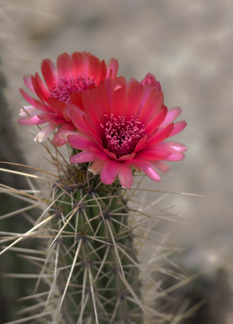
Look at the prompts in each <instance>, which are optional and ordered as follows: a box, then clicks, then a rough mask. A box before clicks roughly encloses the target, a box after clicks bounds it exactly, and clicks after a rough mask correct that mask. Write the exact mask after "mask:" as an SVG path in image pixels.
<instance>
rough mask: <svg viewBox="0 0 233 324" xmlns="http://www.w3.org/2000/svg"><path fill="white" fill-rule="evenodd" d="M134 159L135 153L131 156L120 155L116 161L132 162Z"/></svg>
mask: <svg viewBox="0 0 233 324" xmlns="http://www.w3.org/2000/svg"><path fill="white" fill-rule="evenodd" d="M134 157H135V153H134V152H133V153H131V154H126V155H122V156H121V157H120V158H119V159H118V161H128V160H132V159H133V158H134Z"/></svg>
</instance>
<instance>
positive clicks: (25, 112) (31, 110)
mask: <svg viewBox="0 0 233 324" xmlns="http://www.w3.org/2000/svg"><path fill="white" fill-rule="evenodd" d="M40 114H43V111H41V110H39V109H37V108H35V107H34V106H24V107H23V108H21V109H20V111H19V116H22V117H24V116H27V117H28V116H35V115H40Z"/></svg>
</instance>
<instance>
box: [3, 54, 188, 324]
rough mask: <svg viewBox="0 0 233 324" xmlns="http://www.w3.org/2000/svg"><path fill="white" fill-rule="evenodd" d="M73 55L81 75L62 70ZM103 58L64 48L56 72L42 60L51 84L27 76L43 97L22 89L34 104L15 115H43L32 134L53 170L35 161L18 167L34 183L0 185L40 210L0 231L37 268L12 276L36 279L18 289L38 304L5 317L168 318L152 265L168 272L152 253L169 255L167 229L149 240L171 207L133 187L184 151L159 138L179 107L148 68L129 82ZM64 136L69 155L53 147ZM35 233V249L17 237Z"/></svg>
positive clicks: (81, 322) (82, 322)
mask: <svg viewBox="0 0 233 324" xmlns="http://www.w3.org/2000/svg"><path fill="white" fill-rule="evenodd" d="M80 62H84V63H83V67H82V64H81V63H80ZM71 63H72V68H73V69H74V67H75V69H76V70H75V71H76V72H77V67H76V65H75V64H77V65H78V66H79V69H80V74H78V76H77V77H76V78H74V77H73V76H72V77H70V79H69V73H68V72H67V71H68V70H69V66H70V64H71ZM104 64H105V63H103V61H102V62H99V60H98V59H97V58H95V57H94V56H92V55H91V54H90V53H85V52H83V53H77V52H76V53H74V54H72V56H71V57H70V56H69V55H68V54H66V53H64V54H63V55H61V56H59V57H58V63H57V66H58V74H59V75H60V77H61V76H62V78H61V79H60V80H59V81H58V80H57V79H56V78H57V77H55V72H54V71H55V68H54V66H53V65H52V62H51V61H50V60H44V61H43V62H42V73H43V76H44V79H45V81H46V84H47V86H48V88H49V91H48V90H47V89H46V88H45V86H44V85H43V86H42V81H41V79H40V78H39V76H38V74H36V75H35V77H33V76H32V77H31V78H28V77H25V79H24V81H25V84H26V85H27V86H28V88H29V89H30V90H33V91H34V92H35V93H36V94H37V96H38V97H39V99H40V100H41V101H39V100H36V99H34V98H31V97H30V96H29V95H28V94H27V93H26V92H25V91H23V90H21V93H22V95H23V96H24V98H25V99H26V100H27V101H28V102H29V103H30V104H31V106H25V107H24V108H23V109H22V110H21V112H20V115H21V117H26V118H21V119H19V122H20V123H21V124H37V125H38V124H43V123H45V122H47V123H48V124H47V126H45V127H44V128H42V129H41V128H40V131H39V133H38V134H37V135H36V137H35V140H36V141H37V142H41V144H42V145H43V147H44V148H45V149H46V150H47V152H49V153H50V157H51V159H50V161H51V163H52V164H53V166H55V169H56V172H55V173H53V174H52V173H49V172H48V171H44V170H40V169H37V168H32V170H36V171H37V173H36V174H32V173H31V172H27V171H26V172H18V174H20V175H22V176H24V177H26V179H27V180H28V183H29V184H30V186H31V190H26V191H25V190H21V191H20V190H15V189H13V188H5V191H7V192H8V193H9V194H10V195H13V196H16V197H18V198H20V199H22V200H24V201H26V202H27V203H28V206H26V207H24V208H23V210H22V211H23V212H24V213H25V215H26V212H27V210H30V209H33V208H37V209H40V210H41V214H40V216H39V217H38V218H37V219H36V218H35V217H33V216H30V215H27V218H28V220H29V222H31V223H32V228H31V229H29V230H28V231H27V232H26V233H24V234H12V236H10V237H9V238H7V235H8V234H7V233H3V234H5V235H6V237H5V238H3V239H2V243H5V242H7V241H10V240H12V239H13V242H12V243H11V244H9V245H8V246H7V247H4V248H3V250H2V251H1V252H0V254H2V253H4V252H5V251H7V250H9V249H11V250H16V251H20V252H21V256H23V257H24V258H26V259H27V260H28V261H29V262H30V263H31V264H33V265H34V266H36V267H37V269H38V270H37V274H31V275H29V274H28V275H27V274H20V275H13V276H18V277H31V278H35V279H37V281H36V284H35V289H34V291H33V292H31V294H30V295H29V296H27V297H25V298H23V300H24V301H26V300H29V301H30V300H32V299H34V300H35V301H36V303H34V304H33V305H30V306H26V307H25V308H24V309H22V310H21V311H20V314H21V315H23V314H25V317H24V318H22V319H20V320H16V321H15V322H12V323H15V324H16V323H22V322H24V321H25V322H26V321H31V322H32V323H34V322H35V323H54V324H60V323H66V324H67V323H71V324H73V323H77V324H86V323H96V324H105V323H112V324H116V323H118V324H128V323H137V324H142V323H155V322H156V323H158V324H160V323H163V321H165V320H169V321H170V320H171V316H169V315H166V314H163V313H160V312H159V311H158V310H156V309H155V308H154V304H155V299H156V295H157V291H158V290H159V286H160V283H157V282H156V280H155V279H154V277H153V274H154V272H155V271H163V272H165V273H166V271H165V270H164V268H163V267H162V266H158V261H160V260H166V259H167V257H168V255H169V254H170V252H171V251H170V250H169V248H168V247H167V246H166V244H165V241H166V237H165V238H164V237H162V239H161V237H159V239H158V240H156V239H157V233H156V231H155V226H156V225H157V224H158V223H159V221H160V220H162V219H169V216H172V217H173V218H174V215H173V214H172V213H170V212H169V210H165V211H164V210H159V209H158V210H156V212H153V213H150V204H147V205H146V207H143V204H141V203H140V200H139V199H138V192H140V190H142V188H141V183H142V179H143V177H144V176H142V175H141V174H140V172H141V171H143V172H144V173H145V174H146V175H148V176H149V177H150V178H151V179H152V180H154V181H160V180H161V177H160V175H159V174H158V172H157V171H156V169H159V170H160V171H162V172H167V171H168V170H169V167H168V165H167V163H166V162H165V160H171V161H179V160H181V159H183V157H184V155H183V153H184V152H185V151H186V149H187V148H186V147H185V146H184V145H183V144H180V143H175V142H163V140H164V139H165V138H168V137H169V136H173V135H175V134H176V133H178V132H180V131H181V130H182V129H183V128H184V127H185V125H186V124H185V122H178V123H175V124H174V123H171V122H172V121H173V120H174V119H175V118H176V117H177V116H178V115H179V113H180V111H181V110H180V108H173V109H171V110H170V111H168V110H167V107H166V106H164V105H163V94H162V92H161V86H160V84H159V82H157V81H156V79H155V78H154V76H152V75H151V74H148V75H147V76H146V77H145V78H144V79H143V81H142V82H141V83H139V82H138V81H136V80H131V81H130V82H128V83H127V82H126V80H125V79H124V78H123V77H116V73H117V69H118V63H117V61H116V60H114V59H111V60H110V63H109V65H108V66H106V65H104ZM88 65H89V69H88V70H87V71H88V73H91V72H90V71H92V72H93V71H94V72H93V74H94V76H93V75H88V73H87V71H85V68H86V66H88ZM82 68H83V69H84V71H83V70H82ZM66 69H67V71H66ZM97 71H98V73H99V74H98V73H97ZM73 72H74V71H73ZM84 72H85V73H84ZM83 73H84V74H83ZM101 78H102V79H101ZM56 82H57V84H56ZM33 105H34V106H33ZM40 110H42V112H41V111H40ZM30 114H32V115H30ZM53 131H55V133H54V137H53V140H52V144H53V146H54V149H55V151H54V152H51V146H48V145H47V144H46V142H45V139H46V138H48V137H49V136H50V135H51V134H52V132H53ZM47 141H49V142H50V140H49V139H48V140H47ZM50 143H51V142H50ZM65 143H66V146H67V152H68V155H67V154H65V153H64V152H63V153H61V152H62V151H61V150H60V149H59V146H62V145H64V144H65ZM68 158H69V160H68ZM91 162H93V163H92V164H91ZM5 172H13V173H17V172H16V171H10V170H9V171H7V170H5ZM140 177H141V179H140ZM133 179H135V181H134V184H133V183H132V182H133ZM137 179H139V181H138V182H137V181H136V180H137ZM159 200H160V199H159ZM154 204H155V202H153V203H152V204H151V205H152V206H153V205H154ZM17 213H18V211H15V212H12V213H11V215H12V216H13V215H15V214H17ZM152 235H153V237H152ZM32 238H37V239H40V241H41V242H42V243H41V246H40V248H39V249H28V248H25V247H22V246H21V247H16V246H15V245H16V244H18V243H20V241H22V240H25V239H32ZM153 244H156V246H154V245H153ZM151 245H152V246H151ZM147 249H150V250H151V253H148V251H147ZM144 254H145V255H144ZM146 256H147V257H146ZM168 274H169V273H168ZM8 276H12V275H10V274H8ZM158 295H159V294H158Z"/></svg>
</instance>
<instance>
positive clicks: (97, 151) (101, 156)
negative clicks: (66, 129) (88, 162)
mask: <svg viewBox="0 0 233 324" xmlns="http://www.w3.org/2000/svg"><path fill="white" fill-rule="evenodd" d="M90 151H91V152H92V153H94V154H95V156H96V158H98V159H99V160H102V161H107V160H109V157H108V155H107V154H105V153H104V152H102V151H101V150H100V149H96V148H95V147H90Z"/></svg>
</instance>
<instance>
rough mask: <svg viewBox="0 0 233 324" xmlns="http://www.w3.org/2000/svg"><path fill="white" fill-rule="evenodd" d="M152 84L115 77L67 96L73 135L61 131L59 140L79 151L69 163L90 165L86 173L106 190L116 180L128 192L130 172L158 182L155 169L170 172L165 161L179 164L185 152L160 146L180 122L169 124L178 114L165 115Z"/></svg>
mask: <svg viewBox="0 0 233 324" xmlns="http://www.w3.org/2000/svg"><path fill="white" fill-rule="evenodd" d="M156 85H157V84H156ZM156 85H155V84H154V82H146V83H145V84H144V85H143V84H140V83H139V82H138V81H136V80H134V79H132V80H130V81H129V82H128V83H127V82H126V80H125V78H124V77H116V78H115V79H106V80H105V81H104V82H103V83H102V84H100V85H99V86H98V87H96V88H93V89H91V90H86V91H85V92H83V93H82V94H81V96H79V95H78V94H75V93H74V94H72V96H71V103H68V104H67V105H66V108H65V111H66V114H67V116H68V117H69V118H70V119H71V120H72V122H73V124H74V125H75V127H76V128H77V131H73V132H69V131H67V132H66V131H63V132H62V133H61V136H62V137H63V138H65V139H66V140H68V143H69V144H70V145H71V146H72V147H74V148H76V149H78V150H81V152H80V153H78V154H76V155H74V156H72V157H71V158H70V162H71V163H83V162H93V163H92V165H91V166H90V168H89V170H90V171H91V172H93V173H94V174H98V173H100V179H101V181H102V182H103V183H104V184H107V185H109V184H112V183H113V182H114V180H115V179H116V177H117V176H118V179H119V181H120V184H121V185H122V186H123V187H124V188H130V187H131V186H132V183H133V175H132V167H133V168H135V169H136V170H138V171H143V172H144V173H145V174H146V175H147V176H148V177H149V178H151V179H152V180H154V181H160V180H161V177H160V175H159V173H158V170H160V171H162V172H167V171H168V170H169V169H170V168H169V165H168V164H167V162H166V161H181V160H182V159H183V158H184V154H183V153H184V152H185V151H186V150H187V147H186V146H185V145H184V144H180V143H176V142H171V141H164V140H165V139H167V138H169V137H171V136H173V135H175V134H177V133H179V132H181V131H182V130H183V129H184V128H185V126H186V123H185V121H180V122H177V123H173V121H174V120H175V119H176V118H177V117H178V116H179V114H180V113H181V109H180V108H179V107H177V108H172V109H170V110H168V109H167V107H166V106H165V105H164V104H163V93H162V92H161V91H160V89H159V87H158V86H156ZM157 169H158V170H157Z"/></svg>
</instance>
